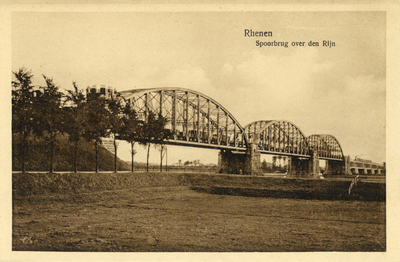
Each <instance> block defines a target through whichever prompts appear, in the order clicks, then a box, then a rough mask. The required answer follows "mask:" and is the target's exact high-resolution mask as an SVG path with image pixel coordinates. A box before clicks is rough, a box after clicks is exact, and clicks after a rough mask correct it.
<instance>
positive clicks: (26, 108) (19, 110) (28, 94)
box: [11, 68, 34, 173]
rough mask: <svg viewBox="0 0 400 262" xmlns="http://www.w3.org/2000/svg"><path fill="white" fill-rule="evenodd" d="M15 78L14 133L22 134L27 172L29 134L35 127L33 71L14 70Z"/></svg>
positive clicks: (23, 156) (24, 168)
mask: <svg viewBox="0 0 400 262" xmlns="http://www.w3.org/2000/svg"><path fill="white" fill-rule="evenodd" d="M13 75H14V77H15V80H14V81H12V82H11V85H12V87H13V90H12V133H13V134H20V135H21V136H22V143H21V155H22V163H21V165H22V166H21V171H22V173H25V171H26V166H25V162H26V161H27V159H28V157H27V152H28V147H29V145H28V140H27V138H28V136H29V135H30V134H31V131H32V129H33V110H32V108H33V105H32V100H33V99H34V97H33V86H32V85H31V84H32V77H33V75H32V73H31V71H28V70H27V69H26V68H20V69H19V70H18V71H17V72H13Z"/></svg>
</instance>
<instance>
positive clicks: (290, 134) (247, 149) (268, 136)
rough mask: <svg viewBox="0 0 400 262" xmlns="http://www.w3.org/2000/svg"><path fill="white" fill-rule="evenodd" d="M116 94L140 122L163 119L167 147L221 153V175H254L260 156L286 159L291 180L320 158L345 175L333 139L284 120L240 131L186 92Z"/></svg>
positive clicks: (226, 115)
mask: <svg viewBox="0 0 400 262" xmlns="http://www.w3.org/2000/svg"><path fill="white" fill-rule="evenodd" d="M92 89H93V88H92ZM104 93H105V91H104ZM109 93H110V92H109ZM118 94H119V97H120V99H123V101H124V102H125V103H130V104H131V105H132V106H133V107H134V109H135V110H136V112H137V113H138V116H139V118H140V119H142V120H145V119H146V117H147V115H148V113H149V111H152V112H153V113H155V114H156V115H158V114H160V115H162V116H163V117H165V118H166V119H167V124H166V126H165V128H167V129H169V130H170V132H171V136H170V137H169V139H168V140H167V141H165V142H166V143H167V144H172V145H180V146H190V147H201V148H212V149H218V150H220V153H219V161H218V162H219V170H220V172H223V173H244V174H257V173H259V172H260V170H261V169H260V166H261V165H260V154H275V155H283V156H288V157H289V159H290V164H289V170H288V172H289V174H292V175H297V176H299V175H300V176H317V175H318V172H319V166H318V161H319V160H320V159H323V160H326V161H327V166H328V169H327V170H328V173H337V174H339V173H349V172H350V166H349V159H348V157H345V156H344V154H343V150H342V147H341V146H340V144H339V142H338V140H337V139H336V138H335V137H334V136H332V135H327V134H314V135H311V136H308V137H307V136H305V135H304V133H303V132H302V131H301V130H300V128H299V127H298V126H296V125H295V124H293V123H292V122H290V121H286V120H260V121H255V122H253V123H250V124H248V125H246V126H242V125H241V124H240V123H239V122H238V121H237V119H236V118H235V117H234V116H233V115H232V114H231V113H230V112H229V111H228V110H227V109H226V108H225V107H224V106H222V105H221V104H220V103H218V102H217V101H215V100H214V99H212V98H211V97H209V96H207V95H204V94H202V93H200V92H197V91H194V90H190V89H184V88H176V87H161V88H147V89H133V90H127V91H122V92H119V93H118ZM105 95H106V94H105Z"/></svg>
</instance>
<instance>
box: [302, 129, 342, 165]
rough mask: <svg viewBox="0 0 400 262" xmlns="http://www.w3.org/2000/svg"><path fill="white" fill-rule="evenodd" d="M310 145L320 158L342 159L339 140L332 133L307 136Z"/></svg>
mask: <svg viewBox="0 0 400 262" xmlns="http://www.w3.org/2000/svg"><path fill="white" fill-rule="evenodd" d="M308 142H309V144H310V147H312V148H313V149H314V150H317V152H318V157H319V158H320V159H328V160H343V159H344V155H343V150H342V147H341V146H340V144H339V141H338V140H337V139H336V138H335V137H334V136H332V135H311V136H309V137H308Z"/></svg>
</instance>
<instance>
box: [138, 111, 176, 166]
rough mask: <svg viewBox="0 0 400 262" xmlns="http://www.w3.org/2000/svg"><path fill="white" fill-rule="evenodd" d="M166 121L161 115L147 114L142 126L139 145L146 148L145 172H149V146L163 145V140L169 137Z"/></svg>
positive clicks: (150, 112)
mask: <svg viewBox="0 0 400 262" xmlns="http://www.w3.org/2000/svg"><path fill="white" fill-rule="evenodd" d="M166 123H167V119H166V118H165V117H163V116H162V115H161V114H158V117H156V114H154V113H153V112H152V111H149V112H148V115H147V121H146V122H145V123H144V124H143V129H142V136H141V139H140V143H141V144H143V145H145V146H147V168H146V170H147V172H148V171H149V155H150V144H151V143H153V144H156V145H157V144H158V145H160V144H163V143H164V140H165V139H167V138H168V137H169V136H170V132H169V130H168V129H165V124H166Z"/></svg>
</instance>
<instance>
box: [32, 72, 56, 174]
mask: <svg viewBox="0 0 400 262" xmlns="http://www.w3.org/2000/svg"><path fill="white" fill-rule="evenodd" d="M43 77H44V80H45V81H46V85H45V86H43V87H42V90H43V93H42V94H40V95H39V96H38V97H37V99H36V100H35V103H34V108H33V113H34V115H35V117H34V125H33V131H34V133H35V134H36V135H37V136H38V137H44V139H45V141H46V142H48V143H49V151H50V168H49V172H50V173H53V172H54V149H55V147H56V146H57V144H56V136H57V134H58V133H60V132H62V124H63V122H62V120H63V115H62V111H61V110H62V109H61V98H62V96H63V94H62V93H61V92H60V91H59V87H58V86H57V85H55V84H54V82H53V79H51V78H48V77H46V76H45V75H43Z"/></svg>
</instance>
